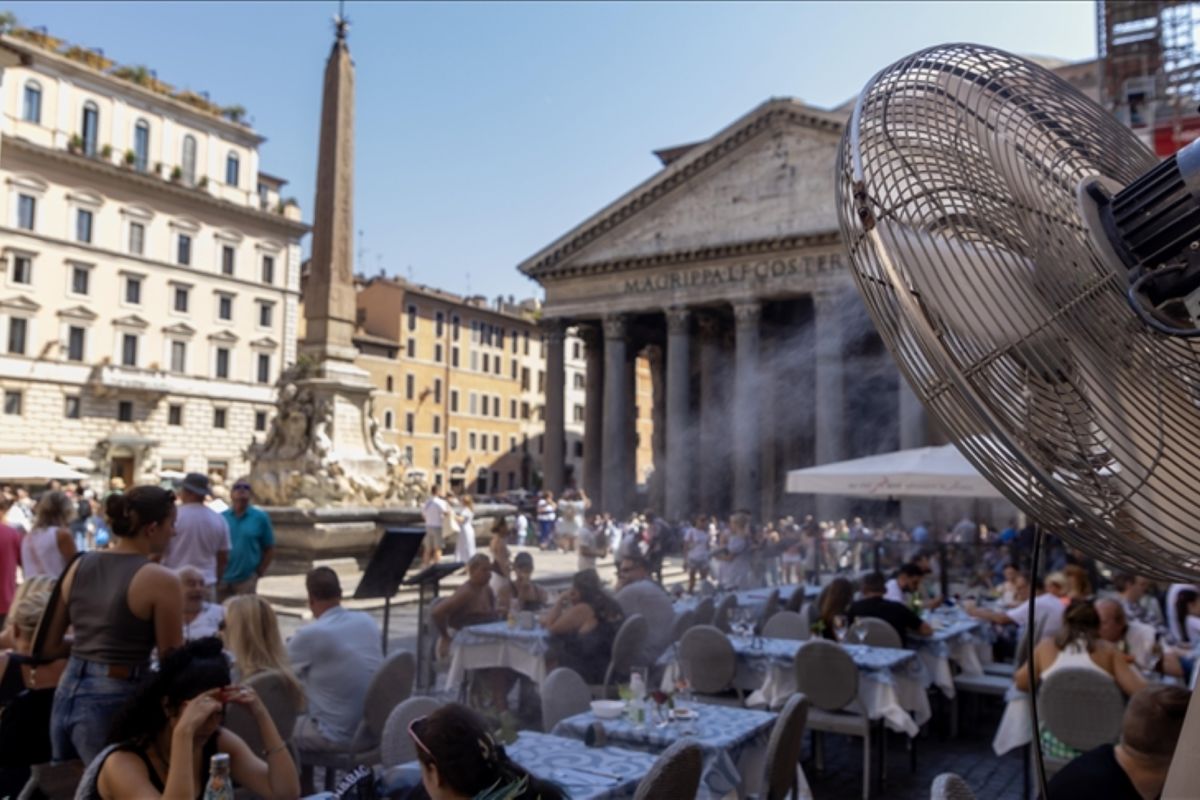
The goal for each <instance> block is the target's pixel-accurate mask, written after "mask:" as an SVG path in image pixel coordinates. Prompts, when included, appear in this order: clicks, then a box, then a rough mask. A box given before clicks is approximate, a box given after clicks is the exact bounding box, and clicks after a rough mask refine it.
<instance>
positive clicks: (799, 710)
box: [764, 692, 809, 800]
mask: <svg viewBox="0 0 1200 800" xmlns="http://www.w3.org/2000/svg"><path fill="white" fill-rule="evenodd" d="M808 706H809V703H808V698H807V697H805V696H804V695H803V694H801V693H799V692H797V693H796V694H793V695H792V696H791V697H789V698H788V701H787V703H785V704H784V706H783V709H782V710H781V711H780V712H779V716H778V717H777V718H776V720H775V725H774V727H772V728H771V738H770V739H769V740H767V774H766V781H765V783H766V787H767V788H766V794H765V795H764V797H765V800H786V799H787V798H794V800H800V786H799V781H798V780H796V768H797V766H798V765H799V764H800V751H801V750H802V749H803V747H804V726H805V723H807V721H808Z"/></svg>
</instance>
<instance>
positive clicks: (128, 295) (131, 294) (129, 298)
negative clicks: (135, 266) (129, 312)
mask: <svg viewBox="0 0 1200 800" xmlns="http://www.w3.org/2000/svg"><path fill="white" fill-rule="evenodd" d="M125 302H126V303H129V304H131V305H135V306H136V305H140V304H141V302H142V279H141V278H135V277H134V276H132V275H127V276H126V277H125Z"/></svg>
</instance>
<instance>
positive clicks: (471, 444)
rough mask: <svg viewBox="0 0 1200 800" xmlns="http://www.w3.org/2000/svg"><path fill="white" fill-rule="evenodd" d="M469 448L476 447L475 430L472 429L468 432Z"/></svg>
mask: <svg viewBox="0 0 1200 800" xmlns="http://www.w3.org/2000/svg"><path fill="white" fill-rule="evenodd" d="M467 449H468V450H474V449H475V431H470V432H468V433H467Z"/></svg>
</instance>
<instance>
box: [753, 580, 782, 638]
mask: <svg viewBox="0 0 1200 800" xmlns="http://www.w3.org/2000/svg"><path fill="white" fill-rule="evenodd" d="M777 611H779V590H778V589H772V590H771V593H770V594H768V595H767V602H765V603H763V608H762V612H761V613H759V615H758V622H756V623H755V625H754V628H755V630H757V631H758V632H759V633H762V629H763V628H764V627H766V624H767V621H768V620H770V619H771V617H773V616H775V613H776V612H777Z"/></svg>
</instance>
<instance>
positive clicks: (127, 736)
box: [80, 637, 300, 800]
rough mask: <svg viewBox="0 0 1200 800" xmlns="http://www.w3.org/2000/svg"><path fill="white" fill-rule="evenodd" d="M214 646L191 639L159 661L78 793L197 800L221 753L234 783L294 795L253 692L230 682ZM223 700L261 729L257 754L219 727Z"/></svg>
mask: <svg viewBox="0 0 1200 800" xmlns="http://www.w3.org/2000/svg"><path fill="white" fill-rule="evenodd" d="M221 647H222V645H221V640H220V639H217V638H215V637H209V638H205V639H196V640H194V641H191V642H188V643H187V644H185V645H184V646H183V647H181V648H179V649H178V650H175V651H173V652H172V653H171V654H170V655H168V656H167V657H166V658H165V659H164V660H163V661H162V663H161V665H160V666H159V670H158V672H156V673H152V674H151V675H150V677H149V678H148V679H147V680H146V681H145V682H144V683H143V684H142V685H141V686H140V687H139V689H138V692H137V694H135V695H134V697H133V698H132V699H131V700H130V702H129V704H128V705H126V706H125V708H124V709H123V710H122V711H121V713H120V715H118V717H117V721H116V724H115V725H114V726H113V732H112V736H111V740H112V742H113V744H111V745H110V746H109V747H107V748H106V749H105V750H104V751H102V752H101V753H100V755H99V756H97V758H96V759H95V761H93V762H92V764H91V765H90V766H89V767H88V770H87V773H86V774H85V775H84V777H83V780H82V781H81V792H80V796H83V797H86V798H89V800H91V799H93V798H95V799H98V800H118V798H126V797H137V798H156V797H162V796H164V795H168V796H171V797H202V796H203V795H204V788H205V786H206V784H207V783H208V768H209V763H210V761H211V760H212V757H213V755H214V754H216V753H227V754H229V766H230V774H231V776H232V777H233V782H234V785H235V786H241V787H244V788H246V789H249V790H250V792H251V793H252V794H253V795H255V796H256V797H264V798H268V799H269V800H294V798H296V797H299V796H300V780H299V777H298V776H297V774H296V766H295V764H294V763H293V762H292V756H291V754H290V753H289V752H288V749H287V745H286V744H285V743H284V741H283V738H282V737H281V736H280V735H279V731H277V730H276V729H275V723H274V722H272V721H271V715H270V713H269V712H268V711H267V709H266V707H265V706H264V705H263V702H262V700H261V699H259V697H258V695H257V694H256V693H255V692H254V690H253V689H250V688H249V687H245V686H230V674H229V662H228V661H227V660H226V658H225V654H224V653H223V652H222V650H221ZM226 703H237V704H238V705H243V706H246V707H247V708H249V709H250V711H251V713H252V714H253V715H254V719H255V721H256V722H257V723H258V727H259V731H260V733H261V734H262V741H263V747H264V748H265V750H264V752H263V753H262V754H256V753H254V752H252V751H251V750H250V748H249V746H248V745H247V744H246V743H245V742H244V741H242V739H241V738H240V737H239V736H238V735H237V734H235V733H233V732H231V731H228V730H225V729H224V728H222V727H221V722H222V720H223V719H224V713H225V712H224V707H225V704H226ZM260 755H261V757H260ZM264 759H265V761H264Z"/></svg>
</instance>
